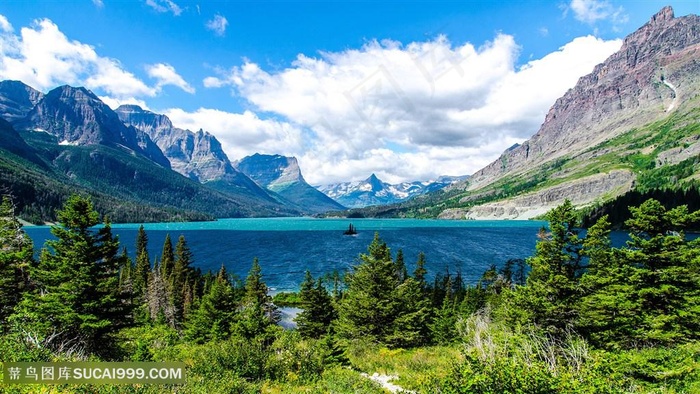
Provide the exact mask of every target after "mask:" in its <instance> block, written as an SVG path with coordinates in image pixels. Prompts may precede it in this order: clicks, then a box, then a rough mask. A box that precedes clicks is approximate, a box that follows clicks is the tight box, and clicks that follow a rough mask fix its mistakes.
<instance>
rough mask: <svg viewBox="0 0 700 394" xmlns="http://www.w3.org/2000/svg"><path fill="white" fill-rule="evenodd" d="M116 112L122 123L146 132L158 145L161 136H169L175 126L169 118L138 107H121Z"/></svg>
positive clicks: (128, 105)
mask: <svg viewBox="0 0 700 394" xmlns="http://www.w3.org/2000/svg"><path fill="white" fill-rule="evenodd" d="M114 112H116V113H117V115H118V116H119V119H120V120H121V121H122V122H124V123H125V124H127V125H130V126H134V127H136V128H137V129H139V130H141V131H143V132H145V133H146V134H148V136H149V137H151V139H152V140H153V141H155V142H156V143H158V140H159V139H160V137H161V135H160V134H162V133H166V134H167V133H169V132H170V130H171V129H173V124H172V122H170V119H169V118H168V117H167V116H165V115H161V114H156V113H154V112H151V111H147V110H145V109H143V108H141V107H140V106H138V105H134V104H125V105H120V106H119V108H117V109H116V110H115V111H114ZM161 149H163V147H161Z"/></svg>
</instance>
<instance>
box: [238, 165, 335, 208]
mask: <svg viewBox="0 0 700 394" xmlns="http://www.w3.org/2000/svg"><path fill="white" fill-rule="evenodd" d="M234 166H235V167H236V168H237V169H239V170H240V171H242V172H243V173H245V174H246V175H248V176H249V177H250V178H251V179H253V180H254V181H255V182H257V183H258V184H259V185H260V186H262V187H265V188H266V189H268V190H270V191H272V192H274V193H276V194H278V195H280V196H281V197H282V198H284V199H285V200H287V201H289V202H290V203H292V204H293V205H295V206H298V207H300V209H301V210H303V211H305V212H309V213H312V214H319V213H324V212H328V211H341V210H345V209H346V208H345V207H344V206H343V205H341V204H340V203H338V202H337V201H335V200H333V199H332V198H330V197H328V196H326V195H325V194H323V193H321V192H320V191H318V190H316V189H315V188H314V187H313V186H311V185H309V184H308V183H307V182H306V180H305V179H304V176H303V175H302V173H301V169H300V168H299V162H298V161H297V159H296V158H295V157H287V156H282V155H264V154H260V153H255V154H253V155H251V156H246V157H244V158H243V159H241V160H238V161H236V162H234Z"/></svg>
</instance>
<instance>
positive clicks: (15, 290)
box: [0, 196, 34, 332]
mask: <svg viewBox="0 0 700 394" xmlns="http://www.w3.org/2000/svg"><path fill="white" fill-rule="evenodd" d="M33 253H34V249H33V244H32V240H31V239H30V238H29V236H27V234H26V233H25V232H24V231H23V230H22V224H21V223H20V222H19V220H18V219H17V217H16V216H15V210H14V205H13V203H12V200H11V199H10V198H9V197H8V196H3V198H2V203H1V204H0V332H2V328H3V326H4V325H5V323H6V320H7V318H8V317H9V316H10V315H11V314H12V313H13V311H14V308H15V306H16V305H17V304H18V303H19V301H20V299H21V297H22V293H23V292H24V291H25V290H26V289H27V278H26V277H27V271H28V269H29V266H30V265H31V263H32V259H33Z"/></svg>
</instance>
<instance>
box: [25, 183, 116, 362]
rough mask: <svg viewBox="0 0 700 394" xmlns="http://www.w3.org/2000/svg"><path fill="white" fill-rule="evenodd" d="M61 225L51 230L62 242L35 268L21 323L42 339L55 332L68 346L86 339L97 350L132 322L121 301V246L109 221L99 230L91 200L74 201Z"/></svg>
mask: <svg viewBox="0 0 700 394" xmlns="http://www.w3.org/2000/svg"><path fill="white" fill-rule="evenodd" d="M58 221H59V225H57V226H54V227H52V229H51V232H52V233H53V235H54V236H55V237H56V240H51V241H47V242H46V244H47V246H46V247H45V248H44V249H43V251H42V253H41V257H40V259H39V263H38V264H37V265H36V266H32V267H31V268H30V277H31V279H32V280H33V281H34V283H35V285H36V291H34V292H31V293H26V294H25V297H24V298H23V300H22V301H21V304H20V306H21V307H20V308H19V313H18V318H19V319H21V320H23V321H24V322H25V323H28V324H27V325H26V326H27V327H31V329H33V330H35V331H37V333H38V334H39V335H43V336H47V335H49V334H50V333H51V332H55V333H57V334H58V335H57V336H58V337H59V339H60V340H62V341H75V340H76V339H82V340H83V343H84V344H85V345H86V346H87V347H88V348H93V349H94V348H97V346H96V345H97V344H102V345H104V342H103V341H104V339H105V337H106V336H107V335H108V334H110V333H111V332H114V331H115V330H116V329H117V328H119V327H120V326H121V325H123V324H126V323H128V322H127V321H125V319H126V316H127V314H126V312H125V311H124V305H123V303H122V302H121V300H120V297H119V282H118V281H119V273H118V270H119V267H120V266H121V265H123V262H122V257H121V256H119V255H118V254H117V252H118V250H119V241H118V239H117V238H115V237H113V236H112V231H111V227H110V225H109V222H108V221H107V220H105V223H104V226H103V227H101V228H99V229H93V226H96V225H97V224H98V223H99V217H98V213H97V212H96V211H95V210H94V209H93V205H92V202H91V200H90V199H89V198H87V197H82V196H77V195H73V196H71V197H70V198H69V199H68V201H67V202H66V204H65V206H64V208H63V209H62V210H61V211H59V212H58ZM64 343H65V342H64Z"/></svg>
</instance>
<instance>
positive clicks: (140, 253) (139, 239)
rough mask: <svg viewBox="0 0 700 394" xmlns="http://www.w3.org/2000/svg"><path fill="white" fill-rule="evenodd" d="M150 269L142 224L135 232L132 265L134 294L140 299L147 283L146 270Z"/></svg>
mask: <svg viewBox="0 0 700 394" xmlns="http://www.w3.org/2000/svg"><path fill="white" fill-rule="evenodd" d="M150 270H151V260H150V258H149V257H148V235H147V234H146V230H145V229H144V228H143V225H141V226H139V231H138V233H137V234H136V267H134V273H133V283H134V296H135V297H136V298H137V299H139V300H141V299H143V297H144V295H145V293H146V287H147V285H148V272H149V271H150Z"/></svg>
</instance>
